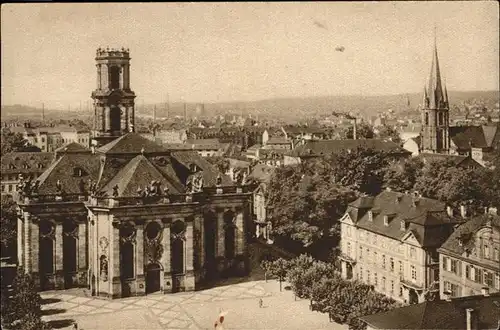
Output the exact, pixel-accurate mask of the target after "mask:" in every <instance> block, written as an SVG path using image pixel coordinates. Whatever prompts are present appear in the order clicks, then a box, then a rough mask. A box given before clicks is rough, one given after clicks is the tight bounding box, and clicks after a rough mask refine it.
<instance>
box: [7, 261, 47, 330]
mask: <svg viewBox="0 0 500 330" xmlns="http://www.w3.org/2000/svg"><path fill="white" fill-rule="evenodd" d="M41 300H42V298H41V297H40V295H39V294H38V292H37V289H36V286H35V283H34V281H33V278H32V277H31V276H30V275H29V274H26V273H25V272H24V270H23V269H22V268H19V269H18V270H17V275H16V277H15V278H14V281H13V284H12V291H11V292H10V293H9V294H2V305H1V312H2V313H1V314H2V327H4V328H8V329H19V330H44V329H50V327H49V326H48V325H47V324H46V323H45V322H43V321H42V320H41V315H42V311H41Z"/></svg>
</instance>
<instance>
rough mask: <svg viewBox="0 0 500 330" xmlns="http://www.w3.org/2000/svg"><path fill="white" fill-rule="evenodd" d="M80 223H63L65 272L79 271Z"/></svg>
mask: <svg viewBox="0 0 500 330" xmlns="http://www.w3.org/2000/svg"><path fill="white" fill-rule="evenodd" d="M77 238H78V225H77V224H75V223H74V222H65V223H64V224H63V269H64V271H65V272H76V271H77V262H76V261H77V260H78V254H77V251H78V244H77Z"/></svg>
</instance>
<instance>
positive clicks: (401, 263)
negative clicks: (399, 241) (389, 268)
mask: <svg viewBox="0 0 500 330" xmlns="http://www.w3.org/2000/svg"><path fill="white" fill-rule="evenodd" d="M399 273H400V274H403V273H404V268H403V262H402V261H399Z"/></svg>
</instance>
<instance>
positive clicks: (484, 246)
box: [483, 244, 490, 259]
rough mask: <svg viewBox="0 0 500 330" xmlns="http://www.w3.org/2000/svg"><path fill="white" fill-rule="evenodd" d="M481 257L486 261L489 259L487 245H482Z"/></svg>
mask: <svg viewBox="0 0 500 330" xmlns="http://www.w3.org/2000/svg"><path fill="white" fill-rule="evenodd" d="M483 256H484V257H485V258H486V259H489V258H490V247H489V246H488V244H484V245H483Z"/></svg>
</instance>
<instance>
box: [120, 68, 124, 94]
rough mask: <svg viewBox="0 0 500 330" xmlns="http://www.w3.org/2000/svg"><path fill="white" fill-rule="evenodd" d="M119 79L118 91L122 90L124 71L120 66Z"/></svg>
mask: <svg viewBox="0 0 500 330" xmlns="http://www.w3.org/2000/svg"><path fill="white" fill-rule="evenodd" d="M119 68H120V79H119V87H120V89H123V71H124V66H123V65H120V67H119Z"/></svg>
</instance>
